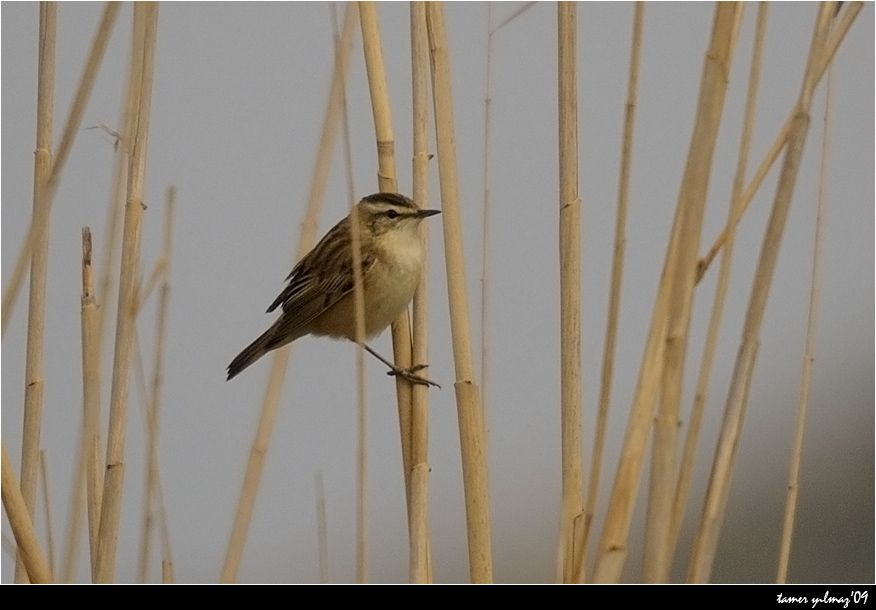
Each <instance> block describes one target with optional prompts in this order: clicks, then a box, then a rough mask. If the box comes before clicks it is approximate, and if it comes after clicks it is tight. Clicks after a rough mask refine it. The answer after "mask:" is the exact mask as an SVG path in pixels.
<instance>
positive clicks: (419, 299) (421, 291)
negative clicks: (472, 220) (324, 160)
mask: <svg viewBox="0 0 876 610" xmlns="http://www.w3.org/2000/svg"><path fill="white" fill-rule="evenodd" d="M410 13H411V106H412V108H413V113H412V114H413V160H412V176H413V186H412V194H413V199H414V201H415V202H416V204H417V206H419V207H420V208H421V209H426V208H428V207H429V205H428V202H429V152H428V142H429V135H428V129H429V108H428V103H429V38H428V32H427V31H426V4H425V3H424V2H412V3H411V7H410ZM420 233H421V239H422V240H423V249H424V252H425V254H424V256H423V259H424V261H426V262H425V263H424V268H423V273H422V274H421V275H420V284H419V286H417V291H416V292H415V293H414V305H413V312H414V313H413V322H414V329H413V347H412V350H411V351H412V360H413V362H416V363H418V364H425V363H427V362H429V346H428V341H429V334H428V331H429V328H428V318H429V315H428V312H429V282H428V276H429V273H428V260H429V248H428V231H427V227H426V226H423V225H421V227H420ZM411 468H412V472H411V476H410V499H409V501H408V507H409V508H408V510H409V521H410V534H409V538H410V551H409V554H410V557H409V564H410V565H409V571H410V581H411V582H412V583H429V582H432V550H431V540H430V533H429V389H428V388H427V387H426V386H423V385H419V384H417V385H414V387H413V388H412V395H411Z"/></svg>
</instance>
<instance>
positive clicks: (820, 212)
mask: <svg viewBox="0 0 876 610" xmlns="http://www.w3.org/2000/svg"><path fill="white" fill-rule="evenodd" d="M832 98H833V70H829V71H828V73H827V97H826V99H825V102H824V104H825V105H824V128H823V131H822V133H821V166H820V168H819V172H818V202H817V207H816V213H815V245H814V247H813V251H812V275H811V279H810V286H809V314H808V317H807V320H806V345H805V348H804V353H803V363H802V370H801V374H800V398H799V400H798V402H797V420H796V422H795V424H794V441H793V445H792V448H791V463H790V465H789V467H788V491H787V494H788V495H787V499H786V501H785V514H784V519H783V522H782V541H781V545H780V547H779V564H778V568H777V569H776V582H777V583H780V584H781V583H785V582H787V580H788V563H789V561H790V559H791V539H792V538H793V535H794V518H795V516H796V512H797V496H798V494H799V492H800V462H801V460H802V459H803V440H804V435H805V432H806V415H807V411H808V407H809V392H810V390H811V388H812V367H813V366H814V365H815V335H816V329H817V326H818V314H819V305H820V302H821V277H822V270H821V243H822V240H823V232H824V212H825V204H826V200H827V194H826V192H825V191H826V190H827V175H828V160H829V153H830V141H831V137H832V135H833V112H832V111H833V108H832Z"/></svg>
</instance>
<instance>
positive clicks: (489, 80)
mask: <svg viewBox="0 0 876 610" xmlns="http://www.w3.org/2000/svg"><path fill="white" fill-rule="evenodd" d="M492 133H493V3H492V2H487V53H486V67H485V69H484V191H483V196H484V214H483V233H482V237H481V403H482V405H483V409H484V415H485V419H486V420H487V421H489V411H490V399H489V392H488V389H489V373H490V367H489V358H488V355H489V343H490V332H489V329H490V324H489V311H490V290H489V278H490V208H491V207H492V203H493V202H492V199H493V198H492V191H491V186H492V184H493V135H492ZM487 442H488V443H489V433H487Z"/></svg>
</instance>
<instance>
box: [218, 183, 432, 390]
mask: <svg viewBox="0 0 876 610" xmlns="http://www.w3.org/2000/svg"><path fill="white" fill-rule="evenodd" d="M440 213H441V212H440V210H421V209H419V208H418V207H417V206H416V205H415V204H414V202H413V201H411V200H410V199H408V198H407V197H405V196H404V195H399V194H397V193H375V194H374V195H368V196H367V197H364V198H363V199H362V200H361V201H360V202H359V203H358V204H356V206H354V208H353V210H352V211H351V212H350V214H349V215H348V216H347V217H346V218H344V219H343V220H341V221H340V222H339V223H338V224H336V225H335V226H334V227H332V229H331V230H330V231H329V232H328V233H326V234H325V236H324V237H323V238H322V239H321V240H320V241H319V243H318V244H316V246H315V247H314V248H313V250H311V251H310V252H308V253H307V254H306V255H305V256H304V258H302V259H301V260H300V261H299V262H298V264H297V265H295V268H294V269H292V272H291V273H290V274H289V275H288V277H287V278H286V280H287V281H288V282H289V284H288V285H287V286H286V288H285V289H284V290H283V292H281V293H280V296H278V297H277V298H276V299H275V300H274V302H273V303H271V306H270V307H268V313H270V312H272V311H274V310H275V309H276V308H277V307H282V310H283V313H282V314H281V315H280V317H279V318H278V319H277V321H276V322H274V324H273V325H272V326H271V327H270V328H269V329H268V330H267V331H265V332H264V333H263V334H262V335H261V336H260V337H259V338H258V339H256V340H255V341H253V342H252V343H251V344H250V345H249V346H247V347H246V348H245V349H244V350H243V351H242V352H240V354H238V356H237V357H236V358H235V359H234V360H232V361H231V364H229V365H228V379H231V378H232V377H234V376H235V375H237V374H238V373H240V372H241V371H242V370H243V369H245V368H246V367H248V366H249V365H251V364H252V363H253V362H255V361H256V360H258V359H259V358H261V357H262V356H264V355H265V354H267V353H268V352H269V351H271V350H274V349H277V348H278V347H282V346H284V345H286V344H287V343H291V342H292V341H294V340H295V339H298V338H299V337H303V336H304V335H307V334H312V335H318V336H323V335H325V336H329V337H333V338H345V339H349V340H350V341H353V342H355V341H356V306H355V303H354V296H353V279H354V278H353V249H352V247H351V246H352V237H351V234H350V222H351V221H352V220H353V219H356V220H357V221H358V223H359V224H358V226H359V239H360V251H361V253H362V257H361V258H362V286H363V292H364V309H365V336H366V337H373V336H374V335H377V334H378V333H380V332H381V331H382V330H383V329H385V328H386V327H387V326H389V325H390V324H391V323H392V321H393V320H395V319H396V318H397V317H398V316H399V315H400V314H401V313H402V312H403V311H404V310H405V308H406V307H407V306H408V304H409V303H410V302H411V299H412V298H413V296H414V291H415V290H416V288H417V284H418V283H419V281H420V274H421V273H422V271H423V254H424V253H423V244H422V241H421V239H420V235H419V232H418V230H417V227H418V226H419V224H420V221H422V220H423V219H424V218H427V217H429V216H433V215H435V214H440ZM363 347H364V348H365V349H366V350H368V352H369V353H371V354H372V355H374V356H375V357H377V358H378V359H379V360H380V361H381V362H383V363H384V364H386V365H387V366H388V367H389V368H390V369H391V370H390V371H389V373H388V374H389V375H397V376H399V377H402V378H404V379H407V380H408V381H410V382H411V383H418V384H422V385H434V386H437V385H438V384H436V383H434V382H432V381H429V380H428V379H424V378H423V377H420V376H419V375H417V374H416V372H417V371H418V370H421V369H423V368H425V365H418V366H414V367H411V368H410V369H400V368H398V367H396V366H395V365H393V364H392V363H390V362H389V361H388V360H386V359H385V358H383V357H382V356H381V355H380V354H378V353H377V352H375V351H374V350H372V349H371V348H370V347H368V346H367V345H364V344H363Z"/></svg>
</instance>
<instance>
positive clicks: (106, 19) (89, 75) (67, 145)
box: [0, 2, 121, 334]
mask: <svg viewBox="0 0 876 610" xmlns="http://www.w3.org/2000/svg"><path fill="white" fill-rule="evenodd" d="M120 6H121V3H118V2H107V4H106V7H105V8H104V12H103V15H102V16H101V19H100V22H99V24H98V27H97V31H96V33H95V35H94V40H93V41H92V43H91V49H90V50H89V53H88V59H87V60H86V63H85V67H84V69H83V72H82V76H81V77H80V79H79V85H78V87H77V89H76V94H75V96H74V98H73V103H72V104H71V105H70V111H69V114H68V115H67V122H66V123H65V125H64V131H63V133H62V135H61V141H60V143H59V145H58V149H57V153H56V155H55V159H54V162H50V165H51V167H50V168H49V170H48V173H46V174H45V176H43V178H44V179H45V182H44V184H45V187H46V188H45V189H43V191H42V193H41V194H40V197H41V199H40V201H39V205H40V207H41V208H42V212H41V215H42V214H45V216H46V217H48V215H49V212H50V210H51V208H52V201H53V200H54V195H55V191H56V190H57V186H58V183H59V181H60V177H61V172H62V170H63V169H64V164H65V162H66V161H67V158H68V156H69V153H70V150H71V148H72V147H73V140H74V139H75V138H76V134H77V133H78V132H79V125H80V123H81V122H82V115H83V113H84V111H85V106H86V105H87V103H88V99H89V98H90V97H91V89H92V86H93V85H94V81H95V79H96V77H97V71H98V68H99V67H100V64H101V61H102V60H103V55H104V51H106V46H107V43H108V42H109V38H110V34H111V33H112V28H113V24H114V23H115V19H116V16H117V14H118V11H119V8H120ZM41 10H42V9H41ZM52 10H54V9H52ZM53 19H54V17H53ZM41 32H42V27H41ZM53 49H54V42H51V46H50V47H49V46H46V45H44V44H42V43H40V51H41V53H43V52H51V53H54V50H53ZM40 65H42V62H41V63H40ZM52 70H54V68H52ZM37 104H38V105H39V102H37ZM49 131H50V132H51V129H50V130H49ZM49 136H51V133H50V134H49ZM49 140H51V137H49ZM39 149H40V146H39V145H38V146H37V152H38V151H39ZM46 150H47V151H48V150H49V149H48V148H46ZM49 157H51V155H49ZM49 161H51V159H49ZM35 204H36V202H35ZM37 220H38V217H37V215H36V214H35V215H34V217H33V220H32V222H31V225H30V228H29V229H28V231H27V233H26V234H25V239H24V243H22V244H21V249H20V250H19V252H18V256H17V258H16V259H15V267H14V269H13V272H12V274H11V277H10V280H9V283H8V285H7V287H6V289H5V290H4V291H3V306H2V314H0V317H2V322H0V326H2V333H3V334H5V333H6V328H7V325H8V323H9V320H10V319H11V317H12V311H13V309H14V307H15V301H16V299H17V297H18V292H19V288H20V286H21V281H22V279H24V272H25V270H26V268H27V263H28V261H29V260H31V251H32V248H33V246H34V245H35V243H36V242H35V240H36V238H37V234H38V232H39V231H41V230H42V229H41V228H40V226H39V223H37V222H36V221H37Z"/></svg>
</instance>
